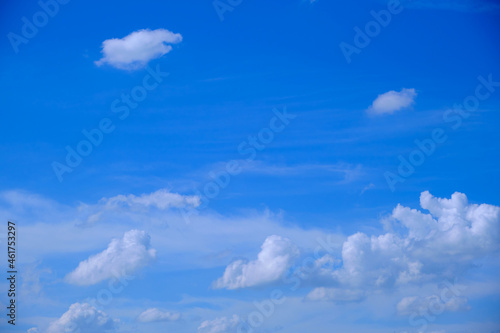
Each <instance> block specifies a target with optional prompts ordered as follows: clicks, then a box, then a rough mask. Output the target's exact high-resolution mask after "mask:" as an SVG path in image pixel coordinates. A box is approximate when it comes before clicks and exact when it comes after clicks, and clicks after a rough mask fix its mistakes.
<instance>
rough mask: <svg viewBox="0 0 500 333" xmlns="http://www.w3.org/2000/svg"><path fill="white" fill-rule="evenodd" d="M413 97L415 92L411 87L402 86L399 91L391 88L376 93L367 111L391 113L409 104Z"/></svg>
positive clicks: (379, 113) (412, 101) (411, 102)
mask: <svg viewBox="0 0 500 333" xmlns="http://www.w3.org/2000/svg"><path fill="white" fill-rule="evenodd" d="M415 97H417V93H416V91H415V89H413V88H411V89H406V88H403V89H402V90H401V91H394V90H391V91H388V92H386V93H383V94H381V95H378V97H377V98H376V99H375V100H374V101H373V103H372V105H371V106H370V107H369V108H368V110H367V111H368V113H370V114H374V115H383V114H392V113H394V112H396V111H399V110H401V109H404V108H407V107H409V106H411V105H412V104H413V103H414V102H415Z"/></svg>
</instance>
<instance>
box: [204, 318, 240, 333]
mask: <svg viewBox="0 0 500 333" xmlns="http://www.w3.org/2000/svg"><path fill="white" fill-rule="evenodd" d="M239 321H240V318H239V317H238V316H237V315H233V316H232V317H230V318H229V317H220V318H216V319H213V320H205V321H204V322H202V323H201V325H200V326H199V327H198V332H200V333H224V332H229V331H234V329H235V328H236V326H237V325H238V323H239Z"/></svg>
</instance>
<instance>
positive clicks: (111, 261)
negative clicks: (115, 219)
mask: <svg viewBox="0 0 500 333" xmlns="http://www.w3.org/2000/svg"><path fill="white" fill-rule="evenodd" d="M155 256H156V250H154V249H151V248H150V237H149V235H148V234H147V233H146V232H144V231H140V230H130V231H128V232H126V233H125V234H124V235H123V238H122V239H113V240H112V241H111V243H109V245H108V248H107V249H106V250H104V251H103V252H101V253H98V254H96V255H93V256H91V257H90V258H88V259H87V260H85V261H82V262H81V263H80V264H79V265H78V267H77V268H76V269H75V270H74V271H73V272H71V273H69V274H68V275H67V276H66V280H67V281H68V282H69V283H73V284H78V285H92V284H96V283H98V282H100V281H103V280H106V279H112V278H119V277H122V276H126V275H129V274H132V273H133V272H135V271H136V270H137V269H139V268H141V267H143V266H146V265H147V264H149V263H150V262H151V261H152V260H153V259H154V258H155Z"/></svg>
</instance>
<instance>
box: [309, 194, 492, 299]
mask: <svg viewBox="0 0 500 333" xmlns="http://www.w3.org/2000/svg"><path fill="white" fill-rule="evenodd" d="M420 205H421V207H422V208H423V209H425V210H428V211H429V213H424V212H422V211H419V210H416V209H411V208H408V207H403V206H401V205H398V206H397V207H396V208H395V209H394V210H393V212H392V215H391V219H390V222H391V223H392V224H391V227H392V228H393V229H394V230H393V231H391V232H388V233H385V234H383V235H379V236H371V237H369V236H368V235H366V234H364V233H361V232H358V233H356V234H354V235H352V236H349V237H348V238H347V240H346V241H345V242H344V244H343V246H342V253H341V256H342V258H341V260H342V266H341V267H340V268H339V269H335V270H326V269H321V270H318V274H320V275H322V276H323V277H328V278H330V279H331V280H332V281H334V282H335V283H338V284H340V285H342V286H344V287H348V288H364V289H366V290H373V288H387V287H393V286H397V285H404V284H408V283H422V282H426V281H435V280H436V279H444V278H447V277H452V276H456V275H457V274H458V272H461V271H463V270H464V269H466V268H467V267H469V266H470V265H471V264H472V263H473V261H474V260H477V259H479V258H481V257H483V256H486V255H488V254H492V253H494V252H495V251H497V250H498V249H499V246H500V245H499V240H500V237H499V235H500V232H499V230H500V207H497V206H492V205H488V204H481V205H477V204H469V203H468V200H467V197H466V196H465V195H464V194H462V193H458V192H456V193H454V194H453V195H452V196H451V198H450V199H441V198H436V197H434V196H432V195H431V194H430V193H429V192H427V191H426V192H423V193H422V194H421V196H420ZM309 298H310V299H315V300H318V299H330V298H334V299H336V298H342V295H339V294H338V291H335V290H325V289H315V290H313V291H312V292H311V293H310V295H309ZM344 298H345V297H344Z"/></svg>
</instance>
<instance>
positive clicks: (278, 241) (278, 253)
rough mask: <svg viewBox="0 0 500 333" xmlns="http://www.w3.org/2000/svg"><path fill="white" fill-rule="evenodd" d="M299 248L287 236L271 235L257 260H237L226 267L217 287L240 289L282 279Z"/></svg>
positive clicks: (215, 285) (217, 282)
mask: <svg viewBox="0 0 500 333" xmlns="http://www.w3.org/2000/svg"><path fill="white" fill-rule="evenodd" d="M297 255H298V249H297V248H296V247H295V246H294V245H293V244H292V243H291V241H290V240H289V239H287V238H283V237H280V236H276V235H273V236H269V237H267V238H266V240H265V241H264V243H263V244H262V246H261V251H260V252H259V254H258V256H257V260H253V261H250V262H248V261H246V260H237V261H234V262H233V263H231V264H230V265H228V266H227V267H226V270H225V272H224V275H223V276H222V277H221V278H220V279H218V280H217V281H216V282H215V283H214V287H215V288H227V289H238V288H245V287H252V286H257V285H262V284H266V283H270V282H273V281H276V280H278V279H280V278H281V277H282V276H283V274H285V273H286V272H287V271H288V269H289V268H290V267H291V266H292V264H293V261H294V259H295V258H296V257H297Z"/></svg>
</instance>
